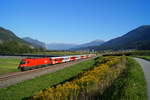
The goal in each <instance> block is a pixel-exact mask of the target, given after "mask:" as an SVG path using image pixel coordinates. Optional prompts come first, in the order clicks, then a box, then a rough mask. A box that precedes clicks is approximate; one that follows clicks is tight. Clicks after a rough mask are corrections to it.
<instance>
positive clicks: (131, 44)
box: [84, 25, 150, 50]
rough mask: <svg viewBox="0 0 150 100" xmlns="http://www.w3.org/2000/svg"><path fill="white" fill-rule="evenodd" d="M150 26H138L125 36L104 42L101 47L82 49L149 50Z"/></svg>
mask: <svg viewBox="0 0 150 100" xmlns="http://www.w3.org/2000/svg"><path fill="white" fill-rule="evenodd" d="M149 44H150V25H144V26H140V27H138V28H136V29H134V30H132V31H130V32H128V33H127V34H125V35H123V36H121V37H117V38H115V39H112V40H110V41H108V42H105V43H104V44H102V45H101V46H93V47H88V48H84V49H90V50H91V49H95V50H126V49H139V50H147V49H148V50H149V49H150V46H149Z"/></svg>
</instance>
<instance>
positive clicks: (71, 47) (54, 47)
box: [47, 40, 104, 50]
mask: <svg viewBox="0 0 150 100" xmlns="http://www.w3.org/2000/svg"><path fill="white" fill-rule="evenodd" d="M102 43H104V41H103V40H95V41H91V42H88V43H84V44H65V43H50V44H47V47H48V49H49V50H78V49H81V48H85V47H89V46H97V45H101V44H102Z"/></svg>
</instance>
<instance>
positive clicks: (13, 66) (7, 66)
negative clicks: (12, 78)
mask: <svg viewBox="0 0 150 100" xmlns="http://www.w3.org/2000/svg"><path fill="white" fill-rule="evenodd" d="M19 63H20V59H19V58H0V75H2V74H6V73H9V72H15V71H18V69H17V67H18V64H19Z"/></svg>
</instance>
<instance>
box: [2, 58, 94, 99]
mask: <svg viewBox="0 0 150 100" xmlns="http://www.w3.org/2000/svg"><path fill="white" fill-rule="evenodd" d="M94 62H95V61H94V60H88V61H84V62H81V63H79V64H76V65H73V66H71V67H68V68H64V69H62V70H59V71H57V72H54V73H50V74H46V75H43V76H40V77H37V78H35V79H32V80H27V81H24V82H22V83H18V84H16V85H13V86H10V87H7V88H1V89H0V100H21V99H23V98H26V97H29V96H32V95H33V94H34V93H36V92H39V91H40V90H42V89H45V88H48V87H50V86H52V85H55V84H58V83H60V82H62V81H64V80H67V79H70V78H71V77H73V76H76V75H77V74H78V73H80V72H82V71H83V70H85V69H89V68H91V67H92V65H93V64H94Z"/></svg>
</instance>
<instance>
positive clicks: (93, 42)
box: [71, 40, 104, 50]
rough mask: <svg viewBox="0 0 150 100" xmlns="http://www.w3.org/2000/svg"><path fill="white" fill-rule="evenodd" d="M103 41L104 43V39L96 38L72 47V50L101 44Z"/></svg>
mask: <svg viewBox="0 0 150 100" xmlns="http://www.w3.org/2000/svg"><path fill="white" fill-rule="evenodd" d="M103 43H104V41H103V40H94V41H91V42H88V43H84V44H80V45H77V46H76V47H73V48H71V50H80V49H83V48H88V47H90V46H100V45H102V44H103Z"/></svg>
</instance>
